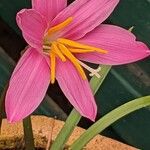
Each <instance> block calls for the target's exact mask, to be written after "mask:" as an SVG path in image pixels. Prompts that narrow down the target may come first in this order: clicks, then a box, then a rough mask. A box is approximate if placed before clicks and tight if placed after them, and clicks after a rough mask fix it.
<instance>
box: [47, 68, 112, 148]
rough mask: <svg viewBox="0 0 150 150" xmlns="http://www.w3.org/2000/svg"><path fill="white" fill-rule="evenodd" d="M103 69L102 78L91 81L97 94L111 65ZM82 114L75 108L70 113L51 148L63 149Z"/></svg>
mask: <svg viewBox="0 0 150 150" xmlns="http://www.w3.org/2000/svg"><path fill="white" fill-rule="evenodd" d="M101 68H102V69H101V71H100V72H99V73H100V75H101V78H97V77H95V76H94V77H93V78H92V79H91V81H90V85H91V89H92V91H93V93H94V94H95V93H96V92H97V90H98V89H99V87H100V86H101V84H102V83H103V81H104V79H105V77H106V76H107V74H108V72H109V70H110V68H111V66H104V65H103V66H101ZM81 117H82V116H81V115H80V114H79V113H78V112H77V111H76V110H75V109H73V110H72V112H71V113H70V115H69V117H68V118H67V120H66V122H65V125H64V127H63V128H62V130H61V131H60V133H59V134H58V136H57V138H56V139H55V141H54V143H53V144H52V147H51V148H50V150H62V149H63V148H64V146H65V143H66V141H67V140H68V138H69V136H70V135H71V133H72V132H73V130H74V128H75V127H76V125H77V124H78V123H79V121H80V119H81Z"/></svg>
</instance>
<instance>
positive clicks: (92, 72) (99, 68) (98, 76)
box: [78, 60, 101, 78]
mask: <svg viewBox="0 0 150 150" xmlns="http://www.w3.org/2000/svg"><path fill="white" fill-rule="evenodd" d="M78 62H79V64H80V65H81V66H82V67H84V68H85V69H87V70H88V71H89V72H91V73H90V74H89V75H90V76H94V75H95V76H96V77H97V78H100V77H101V76H100V74H99V73H98V72H99V71H100V70H101V67H98V68H97V69H93V68H91V67H89V66H88V65H86V64H85V63H83V62H82V61H80V60H78Z"/></svg>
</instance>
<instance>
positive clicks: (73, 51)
mask: <svg viewBox="0 0 150 150" xmlns="http://www.w3.org/2000/svg"><path fill="white" fill-rule="evenodd" d="M68 49H69V51H70V52H71V53H89V52H94V50H91V49H77V48H75V49H74V48H68Z"/></svg>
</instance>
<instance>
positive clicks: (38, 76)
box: [5, 48, 50, 122]
mask: <svg viewBox="0 0 150 150" xmlns="http://www.w3.org/2000/svg"><path fill="white" fill-rule="evenodd" d="M49 80H50V70H49V66H48V64H47V62H46V61H45V58H44V57H43V56H41V55H40V54H39V53H38V52H37V51H36V50H35V49H33V48H29V49H28V50H27V51H26V52H25V54H24V55H23V56H22V58H21V60H20V61H19V63H18V65H17V66H16V68H15V70H14V72H13V74H12V77H11V80H10V83H9V88H8V91H7V94H6V102H5V106H6V114H7V119H8V120H9V121H10V122H16V121H19V120H22V119H24V118H25V117H27V116H28V115H30V114H31V113H32V112H33V111H34V110H35V109H36V108H37V107H38V106H39V104H40V103H41V101H42V100H43V98H44V96H45V94H46V91H47V88H48V85H49Z"/></svg>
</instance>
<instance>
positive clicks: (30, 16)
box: [6, 0, 150, 122]
mask: <svg viewBox="0 0 150 150" xmlns="http://www.w3.org/2000/svg"><path fill="white" fill-rule="evenodd" d="M118 2H119V0H76V1H75V2H74V3H72V4H71V5H69V6H68V7H67V0H32V9H23V10H21V11H20V12H19V13H18V14H17V23H18V26H19V27H20V29H21V30H22V33H23V36H24V38H25V40H26V42H27V43H28V44H29V48H28V49H27V50H26V52H25V53H24V55H23V56H22V58H21V59H20V61H19V63H18V65H17V66H16V68H15V70H14V72H13V74H12V77H11V80H10V84H9V88H8V91H7V95H6V113H7V118H8V120H9V121H10V122H16V121H19V120H21V119H23V118H25V117H26V116H28V115H29V114H31V113H32V112H33V111H34V110H35V109H36V108H37V107H38V106H39V104H40V103H41V101H42V100H43V98H44V96H45V94H46V91H47V88H48V86H49V83H50V82H51V83H54V82H55V77H56V79H57V81H58V83H59V86H60V88H61V89H62V91H63V92H64V94H65V95H66V97H67V98H68V100H69V101H70V103H71V104H72V105H73V106H74V107H75V108H76V109H77V110H78V111H79V112H80V114H81V115H83V116H85V117H87V118H89V119H91V120H94V119H95V117H96V113H97V106H96V104H95V100H94V97H93V94H92V91H91V89H90V86H89V83H88V80H87V79H86V75H85V73H84V70H83V68H85V69H88V70H89V71H90V73H91V74H90V75H92V76H93V75H96V76H97V77H99V74H98V73H97V70H94V69H92V68H90V67H89V66H87V65H85V64H84V63H83V62H82V61H88V62H91V63H96V64H107V65H120V64H126V63H131V62H134V61H137V60H140V59H143V58H145V57H147V56H149V55H150V53H149V49H148V47H147V46H146V45H145V44H144V43H142V42H138V41H136V38H135V36H134V35H133V34H132V33H130V32H129V31H127V30H125V29H122V28H120V27H117V26H114V25H106V24H101V23H102V22H103V21H104V20H105V19H106V18H107V17H108V16H109V15H110V14H111V13H112V11H113V10H114V8H115V7H116V5H117V4H118ZM100 24H101V25H100ZM79 60H80V61H79Z"/></svg>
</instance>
